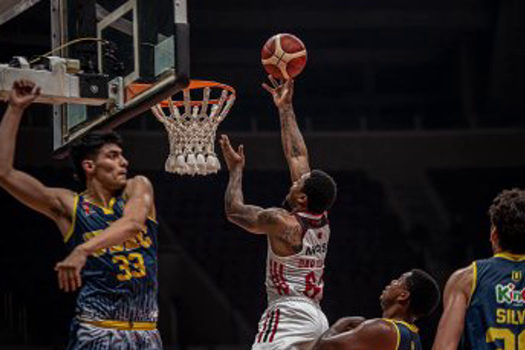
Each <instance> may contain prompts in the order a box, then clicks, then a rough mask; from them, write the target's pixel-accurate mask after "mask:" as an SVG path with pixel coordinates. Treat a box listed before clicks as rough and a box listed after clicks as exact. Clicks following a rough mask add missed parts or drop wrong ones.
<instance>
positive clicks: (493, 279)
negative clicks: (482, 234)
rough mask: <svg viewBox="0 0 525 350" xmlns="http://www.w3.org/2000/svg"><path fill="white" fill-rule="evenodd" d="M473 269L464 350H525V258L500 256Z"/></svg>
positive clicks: (478, 262)
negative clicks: (524, 274)
mask: <svg viewBox="0 0 525 350" xmlns="http://www.w3.org/2000/svg"><path fill="white" fill-rule="evenodd" d="M472 268H473V272H474V276H473V282H472V291H471V297H470V304H469V306H468V309H467V313H466V315H465V329H464V333H463V340H462V343H463V349H465V350H470V349H472V350H474V349H475V350H496V349H504V350H508V349H510V350H515V349H525V280H524V279H523V277H524V276H523V273H524V271H525V255H514V254H509V253H500V254H496V255H495V256H494V257H492V258H489V259H485V260H478V261H475V262H473V263H472Z"/></svg>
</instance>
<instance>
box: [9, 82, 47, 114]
mask: <svg viewBox="0 0 525 350" xmlns="http://www.w3.org/2000/svg"><path fill="white" fill-rule="evenodd" d="M39 95H40V87H38V86H36V84H35V83H33V82H32V81H30V80H17V81H15V82H14V83H13V88H12V89H11V93H10V94H9V105H11V106H13V107H16V108H20V109H25V108H27V106H29V105H30V104H31V103H33V101H35V99H36V98H37V97H38V96H39Z"/></svg>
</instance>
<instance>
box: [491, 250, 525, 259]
mask: <svg viewBox="0 0 525 350" xmlns="http://www.w3.org/2000/svg"><path fill="white" fill-rule="evenodd" d="M494 257H495V258H503V259H507V260H512V261H525V254H512V253H509V252H501V253H497V254H494Z"/></svg>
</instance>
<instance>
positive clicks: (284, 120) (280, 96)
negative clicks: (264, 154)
mask: <svg viewBox="0 0 525 350" xmlns="http://www.w3.org/2000/svg"><path fill="white" fill-rule="evenodd" d="M269 79H270V81H271V83H272V85H273V86H274V88H271V87H270V86H268V85H267V84H263V87H264V88H265V89H266V90H267V91H268V92H269V93H271V94H272V97H273V102H274V103H275V106H276V107H277V109H278V110H279V119H280V122H281V141H282V144H283V150H284V156H285V157H286V161H287V162H288V167H289V168H290V175H291V177H292V181H296V180H298V179H299V178H300V177H301V176H302V175H303V174H305V173H308V172H310V165H309V161H308V150H307V149H306V144H305V142H304V139H303V135H302V134H301V131H300V130H299V126H298V125H297V120H296V118H295V112H294V109H293V103H292V97H293V91H294V82H293V80H287V81H286V82H285V83H284V84H281V85H278V84H277V82H276V81H275V79H273V78H271V76H270V77H269Z"/></svg>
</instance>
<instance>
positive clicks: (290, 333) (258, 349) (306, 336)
mask: <svg viewBox="0 0 525 350" xmlns="http://www.w3.org/2000/svg"><path fill="white" fill-rule="evenodd" d="M257 329H258V332H257V335H256V336H255V341H254V343H253V345H252V350H307V349H310V348H311V347H312V346H313V345H314V343H315V341H316V340H317V338H318V337H319V336H321V334H323V333H324V332H325V331H326V330H327V329H328V320H327V319H326V316H325V315H324V313H323V311H322V310H321V308H320V307H319V305H317V304H316V303H314V302H313V301H311V300H310V299H308V298H302V297H288V298H281V299H279V300H277V301H275V302H273V303H271V304H270V305H269V306H268V308H267V309H266V311H265V312H264V313H263V315H262V317H261V320H260V321H259V327H258V328H257Z"/></svg>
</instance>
